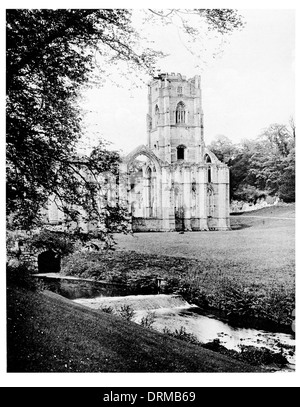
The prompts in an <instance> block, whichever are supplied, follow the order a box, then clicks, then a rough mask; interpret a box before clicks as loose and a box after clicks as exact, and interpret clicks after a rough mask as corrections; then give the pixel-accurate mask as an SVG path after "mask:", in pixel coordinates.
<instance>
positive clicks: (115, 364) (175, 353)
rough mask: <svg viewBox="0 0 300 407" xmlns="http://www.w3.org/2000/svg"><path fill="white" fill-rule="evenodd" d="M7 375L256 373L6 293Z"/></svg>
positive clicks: (61, 304)
mask: <svg viewBox="0 0 300 407" xmlns="http://www.w3.org/2000/svg"><path fill="white" fill-rule="evenodd" d="M7 304H8V306H7V317H8V324H7V343H8V349H7V351H8V352H7V354H8V359H7V371H8V372H255V371H259V370H258V369H256V368H255V367H253V366H248V365H246V364H243V363H241V362H239V361H236V360H234V359H231V358H230V357H228V356H225V355H221V354H219V353H215V352H212V351H210V350H207V349H204V348H201V347H199V346H197V345H192V344H189V343H186V342H183V341H180V340H178V339H174V338H171V337H169V336H167V335H163V334H160V333H158V332H155V331H153V330H150V329H147V328H143V327H141V326H140V325H137V324H135V323H132V322H128V321H126V320H124V319H122V318H120V317H117V316H114V315H111V314H106V313H104V312H101V311H96V310H92V309H90V308H85V307H83V306H81V305H78V304H75V303H73V302H72V301H70V300H67V299H65V298H63V297H61V296H58V295H57V294H54V293H51V292H48V291H44V292H33V291H28V290H25V289H20V288H16V287H9V288H8V291H7Z"/></svg>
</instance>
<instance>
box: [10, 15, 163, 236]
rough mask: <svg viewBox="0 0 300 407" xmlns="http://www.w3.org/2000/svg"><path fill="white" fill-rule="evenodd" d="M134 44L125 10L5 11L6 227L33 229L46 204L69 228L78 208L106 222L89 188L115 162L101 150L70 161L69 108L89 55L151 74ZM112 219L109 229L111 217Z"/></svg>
mask: <svg viewBox="0 0 300 407" xmlns="http://www.w3.org/2000/svg"><path fill="white" fill-rule="evenodd" d="M137 40H138V36H137V33H136V32H135V31H134V29H133V27H132V24H131V12H130V11H129V10H121V9H120V10H119V9H107V10H104V9H98V10H93V9H89V10H83V9H77V10H68V9H66V10H62V9H59V10H49V9H41V10H37V9H32V10H28V9H15V10H7V42H6V43H7V64H6V66H7V76H6V83H7V104H6V107H7V109H6V112H7V120H6V123H7V128H6V129H7V136H6V141H7V214H8V215H9V226H10V227H12V228H22V229H31V228H32V227H33V226H35V225H37V224H40V222H41V221H42V220H43V219H42V217H41V211H40V210H41V208H43V207H45V205H46V204H47V202H48V199H49V197H53V199H54V201H55V203H56V204H57V206H58V207H59V208H60V209H62V210H63V211H64V213H65V215H66V220H67V221H68V222H69V223H72V222H74V221H75V222H76V221H77V220H78V218H79V215H80V210H79V208H83V209H84V211H85V212H86V214H87V217H88V218H89V220H90V221H91V222H93V221H97V222H99V220H100V221H101V220H102V218H106V214H107V212H110V208H108V207H106V208H105V210H103V211H102V212H101V213H99V210H98V206H97V202H96V200H97V198H96V196H97V193H100V192H101V185H100V184H99V182H96V181H98V180H97V177H98V175H99V174H103V173H104V172H106V171H111V172H115V170H116V165H117V162H118V160H119V156H118V154H117V153H116V152H110V151H107V150H106V148H105V146H104V144H103V143H100V144H99V146H98V147H97V148H96V149H95V150H94V151H93V153H92V154H91V156H85V157H78V156H77V153H76V143H77V142H78V140H79V139H80V137H81V134H82V129H81V112H80V111H79V108H78V105H77V102H78V98H79V96H80V91H81V89H82V87H83V86H84V85H85V84H87V83H88V81H89V80H90V79H91V74H92V72H93V75H95V71H94V69H95V67H96V64H97V61H96V59H95V51H96V52H98V53H99V55H101V57H102V59H103V60H104V59H110V61H111V63H114V62H115V61H116V60H123V61H127V62H128V64H129V65H133V66H135V67H136V68H140V69H145V70H148V71H151V69H152V66H153V61H154V57H155V53H152V52H151V50H145V51H142V52H140V53H138V51H137V49H138V47H136V44H137ZM97 69H98V72H100V74H103V72H102V71H101V69H99V66H98V67H97ZM75 204H76V207H74V205H75ZM113 217H114V221H117V216H116V210H114V214H113ZM99 218H100V219H99ZM121 218H122V219H123V216H122V215H121ZM105 232H106V231H103V230H102V231H100V232H99V237H103V236H105Z"/></svg>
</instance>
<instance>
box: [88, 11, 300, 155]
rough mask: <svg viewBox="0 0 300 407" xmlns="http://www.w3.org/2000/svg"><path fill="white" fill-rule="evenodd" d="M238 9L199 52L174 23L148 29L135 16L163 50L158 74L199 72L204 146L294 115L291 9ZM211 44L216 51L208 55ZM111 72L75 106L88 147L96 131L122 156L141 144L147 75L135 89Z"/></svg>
mask: <svg viewBox="0 0 300 407" xmlns="http://www.w3.org/2000/svg"><path fill="white" fill-rule="evenodd" d="M238 11H239V13H240V14H241V15H242V16H243V17H244V21H245V23H246V25H245V27H244V28H243V29H242V30H240V31H235V32H234V33H233V34H232V35H231V36H230V37H229V38H228V39H227V41H226V42H225V43H223V44H222V43H219V42H217V41H216V40H214V39H207V40H206V41H203V42H202V44H200V46H198V48H196V51H197V52H198V51H200V55H201V58H199V57H197V56H196V55H195V53H194V55H193V54H191V53H190V52H189V51H188V50H187V48H186V42H185V41H184V38H183V36H182V34H180V33H179V32H178V30H177V29H176V28H174V27H169V28H166V27H159V26H157V25H154V26H150V28H149V27H146V26H145V25H142V24H141V23H140V21H139V17H136V19H135V21H136V24H137V27H138V29H139V31H140V33H141V34H145V35H146V36H147V37H148V38H149V39H151V40H152V41H153V45H154V46H155V47H157V49H161V50H163V51H165V52H168V53H169V56H168V57H167V58H164V59H162V60H161V61H160V62H159V64H158V66H157V68H158V69H160V70H161V72H175V73H177V72H180V73H181V74H182V75H185V76H187V78H190V77H193V76H194V75H196V74H200V75H201V84H202V95H203V96H202V102H203V110H204V126H205V127H204V139H205V142H206V144H207V145H208V144H209V143H210V142H211V141H212V140H214V139H215V138H216V137H217V136H219V135H224V136H226V137H228V138H229V139H230V140H231V141H232V142H234V143H239V142H241V141H242V140H243V139H254V138H256V137H257V136H259V134H261V132H262V131H263V129H264V128H266V127H268V126H269V125H270V124H272V123H281V124H288V122H289V119H290V117H291V116H294V115H295V10H292V9H239V10H238ZM216 45H220V48H221V50H222V52H221V53H220V54H218V55H217V56H216V57H215V58H213V51H214V50H216V48H215V47H216ZM192 50H194V51H195V48H194V49H192ZM111 73H112V72H111ZM113 77H114V78H115V81H116V82H117V83H118V86H116V85H115V84H113V83H111V82H110V81H107V82H106V84H105V86H103V87H101V88H97V89H96V88H92V89H90V90H88V91H87V92H85V94H84V96H85V100H84V102H82V107H83V108H84V109H85V110H86V111H87V112H88V113H87V114H86V118H85V123H86V124H87V131H86V135H87V137H86V138H85V140H84V141H85V145H88V146H92V145H94V144H97V140H98V139H99V137H101V138H104V139H105V140H107V141H109V142H110V143H112V144H111V147H110V148H113V149H117V150H120V151H121V152H122V153H123V154H127V153H129V152H130V151H132V150H133V149H134V148H135V147H137V146H138V145H140V144H144V143H146V113H147V82H148V80H149V79H150V78H149V77H146V76H142V75H141V76H140V77H139V78H137V83H138V85H139V87H135V86H133V85H132V83H130V82H128V81H125V80H124V79H123V78H122V77H121V76H120V75H118V74H117V73H115V76H113ZM133 80H134V79H133Z"/></svg>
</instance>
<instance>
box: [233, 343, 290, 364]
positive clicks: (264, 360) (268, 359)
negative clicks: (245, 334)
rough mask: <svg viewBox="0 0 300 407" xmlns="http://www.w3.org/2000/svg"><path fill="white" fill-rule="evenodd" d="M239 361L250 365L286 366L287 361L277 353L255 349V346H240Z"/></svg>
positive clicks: (264, 349) (265, 349)
mask: <svg viewBox="0 0 300 407" xmlns="http://www.w3.org/2000/svg"><path fill="white" fill-rule="evenodd" d="M240 348H241V359H242V360H243V361H245V362H248V363H250V364H251V365H256V366H260V365H270V364H273V363H275V364H276V365H286V364H288V360H287V359H286V358H285V357H284V356H283V355H282V354H281V353H279V352H272V351H271V350H270V349H267V348H256V347H255V346H244V345H242V346H240Z"/></svg>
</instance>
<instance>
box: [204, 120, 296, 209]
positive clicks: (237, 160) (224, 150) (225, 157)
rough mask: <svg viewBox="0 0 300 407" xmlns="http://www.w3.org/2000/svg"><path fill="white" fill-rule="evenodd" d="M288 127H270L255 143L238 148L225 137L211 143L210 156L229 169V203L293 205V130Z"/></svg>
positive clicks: (251, 142)
mask: <svg viewBox="0 0 300 407" xmlns="http://www.w3.org/2000/svg"><path fill="white" fill-rule="evenodd" d="M290 124H291V126H290V128H289V127H288V126H286V125H282V124H277V123H275V124H271V125H270V126H269V127H268V128H266V129H265V130H264V131H263V132H262V134H261V135H260V136H259V137H258V138H257V139H256V140H254V141H249V140H246V141H244V142H243V143H242V144H241V145H234V144H232V142H231V141H230V140H229V139H228V138H227V137H225V136H222V137H219V138H218V139H217V140H215V141H213V142H212V143H211V145H210V147H209V148H210V149H211V150H212V152H214V153H215V154H216V156H217V157H218V158H219V159H220V160H221V161H223V162H225V163H226V164H227V165H228V166H229V168H230V196H231V199H237V200H243V201H247V202H253V203H256V201H257V200H258V199H260V198H266V197H267V196H278V197H279V198H280V199H282V200H284V201H285V202H294V201H295V126H294V125H293V122H291V123H290Z"/></svg>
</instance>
